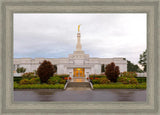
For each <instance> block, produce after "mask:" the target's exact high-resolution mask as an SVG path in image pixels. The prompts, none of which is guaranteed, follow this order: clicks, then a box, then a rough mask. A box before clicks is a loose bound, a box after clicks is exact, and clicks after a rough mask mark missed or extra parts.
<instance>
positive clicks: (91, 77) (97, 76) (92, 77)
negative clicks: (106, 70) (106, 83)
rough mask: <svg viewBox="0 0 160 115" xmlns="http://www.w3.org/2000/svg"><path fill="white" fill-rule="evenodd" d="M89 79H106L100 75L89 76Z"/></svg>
mask: <svg viewBox="0 0 160 115" xmlns="http://www.w3.org/2000/svg"><path fill="white" fill-rule="evenodd" d="M89 78H90V79H95V78H106V76H105V75H101V74H100V75H96V74H95V75H89Z"/></svg>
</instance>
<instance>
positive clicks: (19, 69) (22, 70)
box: [16, 67, 26, 73]
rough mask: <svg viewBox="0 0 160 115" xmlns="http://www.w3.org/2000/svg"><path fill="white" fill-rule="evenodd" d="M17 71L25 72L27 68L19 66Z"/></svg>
mask: <svg viewBox="0 0 160 115" xmlns="http://www.w3.org/2000/svg"><path fill="white" fill-rule="evenodd" d="M16 71H17V73H24V72H25V71H26V68H24V67H19V68H17V70H16Z"/></svg>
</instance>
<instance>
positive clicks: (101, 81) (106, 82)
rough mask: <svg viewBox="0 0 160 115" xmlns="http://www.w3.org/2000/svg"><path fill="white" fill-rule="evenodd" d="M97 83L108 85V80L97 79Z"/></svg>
mask: <svg viewBox="0 0 160 115" xmlns="http://www.w3.org/2000/svg"><path fill="white" fill-rule="evenodd" d="M99 83H100V84H109V83H110V80H108V79H107V78H100V79H99Z"/></svg>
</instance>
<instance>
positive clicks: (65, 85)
mask: <svg viewBox="0 0 160 115" xmlns="http://www.w3.org/2000/svg"><path fill="white" fill-rule="evenodd" d="M69 82H70V80H67V82H66V84H65V86H64V89H66V88H67V85H68V83H69Z"/></svg>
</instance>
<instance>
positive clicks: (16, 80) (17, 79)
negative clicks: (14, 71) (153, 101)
mask: <svg viewBox="0 0 160 115" xmlns="http://www.w3.org/2000/svg"><path fill="white" fill-rule="evenodd" d="M21 79H22V77H13V80H14V82H17V83H19V82H20V81H21Z"/></svg>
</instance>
